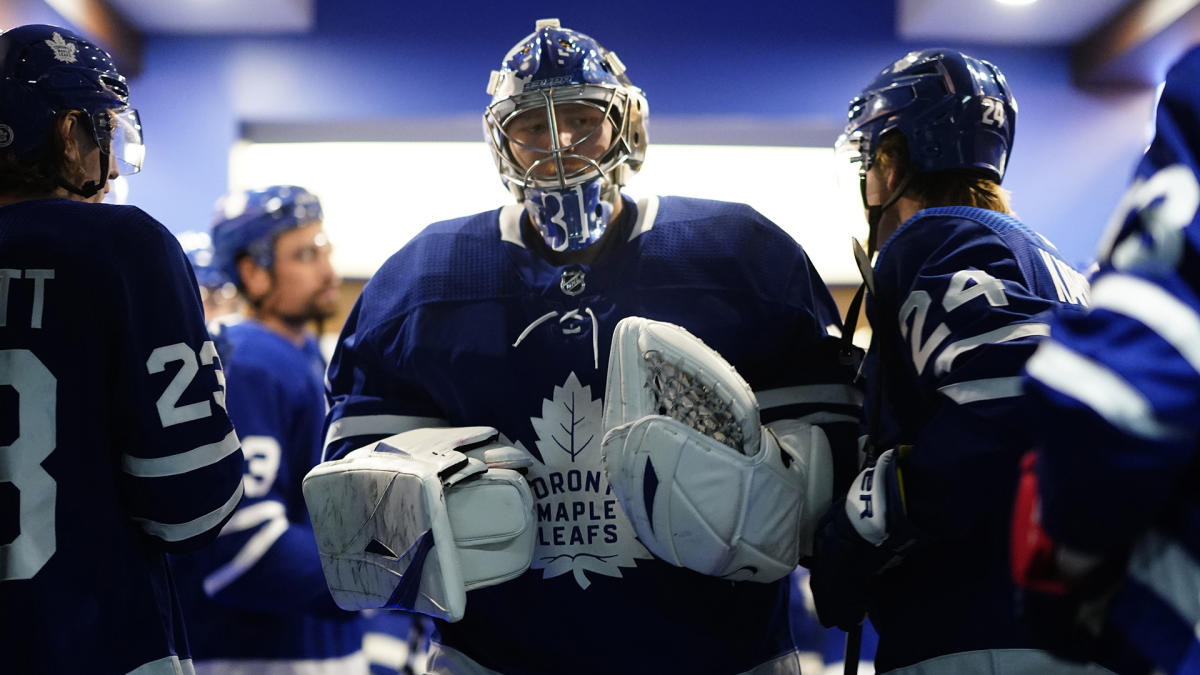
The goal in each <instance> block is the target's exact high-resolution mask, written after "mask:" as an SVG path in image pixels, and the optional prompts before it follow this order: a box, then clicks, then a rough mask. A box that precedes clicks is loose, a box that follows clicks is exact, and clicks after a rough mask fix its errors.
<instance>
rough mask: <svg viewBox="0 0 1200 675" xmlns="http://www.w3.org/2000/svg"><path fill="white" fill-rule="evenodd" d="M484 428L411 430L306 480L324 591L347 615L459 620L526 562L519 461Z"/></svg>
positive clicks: (528, 551)
mask: <svg viewBox="0 0 1200 675" xmlns="http://www.w3.org/2000/svg"><path fill="white" fill-rule="evenodd" d="M496 437H497V432H496V430H495V429H492V428H490V427H460V428H436V429H416V430H413V431H408V432H405V433H402V434H397V435H395V436H391V437H389V438H386V439H384V440H382V441H379V442H377V443H373V444H371V445H368V446H366V447H363V448H359V449H357V450H354V451H353V452H351V453H350V454H348V455H347V456H346V457H344V458H343V459H340V460H336V461H332V462H325V463H323V464H319V465H318V466H317V467H315V468H314V469H313V470H312V471H310V472H309V473H308V475H307V476H305V477H304V483H303V491H304V500H305V502H306V503H307V505H308V510H309V513H310V515H311V517H312V523H313V531H314V533H315V534H316V539H317V549H318V551H319V553H320V557H321V567H322V569H323V570H324V572H325V581H326V584H327V585H328V586H329V590H330V592H331V594H332V595H333V599H334V601H335V602H337V604H338V606H340V607H341V608H343V609H347V610H358V609H369V608H388V609H406V610H412V611H416V612H420V613H422V614H427V615H429V616H433V617H437V618H441V619H445V620H447V621H458V620H459V619H461V618H462V617H463V614H464V613H465V611H466V592H467V591H469V590H472V589H474V588H483V587H486V586H493V585H495V584H498V583H501V582H504V581H507V580H509V579H512V578H515V577H517V576H520V575H521V574H522V573H523V572H524V571H525V570H526V569H528V568H529V564H530V562H531V561H532V558H533V544H534V532H535V528H534V521H533V495H532V494H531V493H530V491H529V485H528V484H527V483H526V482H525V479H524V478H523V477H522V476H521V474H520V473H518V472H517V471H514V470H510V469H501V468H489V466H488V464H486V463H485V462H484V461H482V459H480V458H477V457H469V456H468V455H467V454H464V451H465V452H470V453H471V454H472V455H476V456H478V457H489V458H492V457H498V458H502V460H503V462H504V463H508V464H510V465H514V466H519V465H521V464H523V462H522V461H521V460H520V455H521V454H522V453H521V451H520V450H517V449H515V448H511V447H507V446H502V445H500V444H498V443H495V442H494V441H495V440H496Z"/></svg>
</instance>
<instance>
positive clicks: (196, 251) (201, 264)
mask: <svg viewBox="0 0 1200 675" xmlns="http://www.w3.org/2000/svg"><path fill="white" fill-rule="evenodd" d="M175 237H176V238H177V239H179V245H180V246H181V247H182V248H183V252H184V254H185V255H186V256H187V258H188V261H189V262H190V263H192V271H193V272H194V273H195V274H196V284H197V285H198V286H200V287H201V288H207V289H211V290H215V289H218V288H221V287H222V286H224V285H225V284H226V279H225V275H224V274H222V273H221V270H219V269H217V265H216V256H215V255H214V254H213V245H212V237H211V236H210V235H209V233H208V232H201V231H198V230H191V231H188V232H180V233H179V234H177V235H175Z"/></svg>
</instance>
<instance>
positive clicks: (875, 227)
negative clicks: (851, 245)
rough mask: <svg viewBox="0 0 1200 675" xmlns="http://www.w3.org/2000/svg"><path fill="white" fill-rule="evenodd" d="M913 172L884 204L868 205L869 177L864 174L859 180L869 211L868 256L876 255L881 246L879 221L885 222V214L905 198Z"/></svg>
mask: <svg viewBox="0 0 1200 675" xmlns="http://www.w3.org/2000/svg"><path fill="white" fill-rule="evenodd" d="M912 175H913V172H912V171H905V172H904V178H901V179H900V184H899V185H897V186H896V189H895V190H893V191H892V194H890V195H888V198H887V199H885V200H884V201H883V203H882V204H868V203H867V176H866V174H865V173H864V174H863V175H862V176H860V177H859V179H858V191H859V194H860V195H861V196H862V203H863V208H865V209H866V210H867V228H868V229H867V232H868V234H867V255H868V256H873V255H875V250H876V247H877V246H878V245H879V221H880V220H883V214H884V212H886V211H887V210H888V209H890V208H892V206H893V205H894V204H895V203H896V202H898V201H900V198H901V197H902V196H904V191H905V190H907V189H908V184H909V183H910V182H912Z"/></svg>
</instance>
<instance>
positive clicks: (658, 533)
mask: <svg viewBox="0 0 1200 675" xmlns="http://www.w3.org/2000/svg"><path fill="white" fill-rule="evenodd" d="M604 399H605V408H604V429H605V432H606V433H605V436H604V441H603V450H604V462H605V468H606V471H607V472H608V478H609V482H610V483H611V485H612V488H613V491H614V492H615V493H616V495H617V498H618V500H619V501H620V503H621V506H622V507H623V508H624V510H625V513H626V514H627V515H628V516H629V519H630V521H631V522H632V524H633V528H634V531H635V532H636V533H637V535H638V539H639V540H641V542H642V543H643V544H644V545H645V546H646V547H647V548H648V549H650V551H651V552H652V553H654V555H656V556H657V557H659V558H660V559H662V560H664V561H666V562H668V563H671V564H672V565H676V566H679V567H686V568H688V569H691V570H694V571H696V572H700V573H702V574H707V575H710V576H719V577H724V578H728V579H730V580H734V581H746V580H750V581H759V582H771V581H775V580H777V579H780V578H782V577H784V576H786V575H787V574H788V573H789V572H791V571H792V570H793V569H794V568H795V567H796V565H797V563H798V562H799V560H800V558H801V557H802V556H807V555H810V554H811V551H812V539H813V532H814V529H815V527H816V524H817V521H818V520H819V519H820V517H821V515H822V514H823V513H824V512H825V511H826V510H827V509H828V507H829V504H830V501H831V498H832V490H833V457H832V453H831V451H830V447H829V441H828V439H827V438H826V436H825V433H824V432H823V431H822V430H821V429H820V428H819V427H816V426H812V425H809V424H805V423H802V422H797V421H794V420H785V421H780V422H775V423H772V424H770V425H767V426H763V425H761V424H760V421H759V415H758V405H757V402H756V400H755V398H754V394H753V392H752V391H751V390H750V387H749V385H748V384H746V382H745V380H743V379H742V378H741V376H739V375H738V373H737V371H736V370H734V368H733V367H732V366H731V365H729V363H727V362H726V361H725V360H724V359H723V358H722V357H721V355H720V354H718V353H717V352H715V351H713V350H712V349H710V348H709V347H708V346H707V345H705V344H704V343H703V342H702V341H700V340H699V339H698V338H696V337H695V336H693V335H692V334H691V333H689V332H687V331H686V330H684V329H683V328H681V327H679V326H676V325H673V324H669V323H664V322H657V321H650V320H648V319H643V318H639V317H630V318H627V319H624V320H622V321H621V322H620V323H618V324H617V327H616V331H615V334H614V336H613V342H612V350H611V354H610V358H609V370H608V382H607V390H606V392H605V396H604Z"/></svg>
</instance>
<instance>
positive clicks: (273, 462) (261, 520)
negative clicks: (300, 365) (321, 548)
mask: <svg viewBox="0 0 1200 675" xmlns="http://www.w3.org/2000/svg"><path fill="white" fill-rule="evenodd" d="M228 377H229V382H228V385H229V389H228V391H229V408H230V410H231V411H232V415H233V419H234V423H235V424H236V425H237V428H238V432H239V434H240V435H241V439H242V448H243V452H244V453H245V457H246V464H245V475H244V478H243V484H244V486H245V498H244V499H243V500H242V503H241V505H240V506H239V507H238V509H237V511H236V512H234V514H233V517H232V518H231V519H230V520H229V523H228V524H227V525H226V526H225V527H224V528H223V529H222V530H221V535H220V536H219V537H218V538H217V541H216V542H215V543H214V544H213V545H212V546H210V547H208V548H206V549H205V550H204V551H202V552H200V553H199V554H198V555H197V556H196V557H195V559H194V560H195V562H196V564H197V566H198V568H199V569H200V570H202V573H203V575H204V579H203V588H204V592H205V594H206V595H208V596H209V597H211V598H213V599H214V600H216V601H217V602H219V603H221V604H224V605H228V606H233V607H237V608H240V609H247V610H257V611H267V612H288V611H306V612H337V611H339V610H337V608H336V606H335V605H334V603H333V599H332V597H331V596H330V595H329V592H328V590H327V589H326V586H325V576H324V573H323V572H322V570H321V561H320V558H319V556H318V554H317V545H316V538H315V536H314V535H313V531H312V525H311V524H310V523H309V522H308V518H307V516H306V515H305V514H306V510H305V506H304V504H303V501H302V500H303V498H302V495H301V492H300V485H299V477H301V476H303V475H304V474H305V473H306V472H307V471H308V469H309V468H311V464H312V462H313V459H314V454H315V449H316V447H317V445H318V443H319V441H318V439H317V438H315V437H314V436H313V434H312V433H308V434H305V433H303V429H300V427H301V426H303V423H304V421H305V420H306V419H310V418H311V415H312V412H311V411H305V410H303V409H302V405H301V404H303V403H304V402H305V401H298V400H297V392H296V391H295V390H294V389H295V388H294V387H289V385H288V383H287V382H285V381H281V379H280V378H279V377H278V375H277V374H276V373H273V372H271V371H270V370H269V369H268V368H266V367H261V366H260V365H259V364H256V363H245V362H243V360H242V359H239V357H238V356H237V355H236V351H235V353H234V356H233V357H232V359H231V361H230V363H229V367H228ZM306 413H307V415H306Z"/></svg>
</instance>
